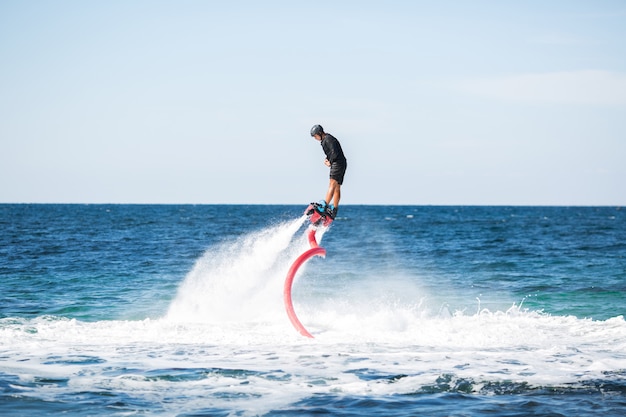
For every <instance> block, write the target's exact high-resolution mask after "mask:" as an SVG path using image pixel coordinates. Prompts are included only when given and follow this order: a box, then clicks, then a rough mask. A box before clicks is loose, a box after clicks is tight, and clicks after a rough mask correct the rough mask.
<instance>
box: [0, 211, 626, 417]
mask: <svg viewBox="0 0 626 417" xmlns="http://www.w3.org/2000/svg"><path fill="white" fill-rule="evenodd" d="M304 209H305V205H303V206H294V205H63V204H52V205H46V204H33V205H31V204H1V205H0V415H2V416H44V415H65V416H135V415H144V416H153V415H154V416H324V415H327V416H345V417H348V416H366V417H368V416H372V417H373V416H376V417H378V416H591V415H594V416H596V415H602V416H604V417H612V416H616V417H617V416H620V417H621V416H624V415H626V322H625V321H624V315H625V314H626V209H622V208H620V207H499V206H496V207H488V206H476V207H468V206H458V207H453V206H443V207H437V206H358V205H346V206H342V207H341V208H340V210H339V215H338V218H337V219H336V220H335V222H334V223H333V224H332V225H331V226H330V227H329V228H328V229H320V230H318V231H317V235H316V236H317V240H318V242H319V245H320V246H322V247H324V248H325V249H326V256H325V257H323V258H322V257H313V258H311V259H310V260H309V261H308V262H306V263H305V264H304V265H303V266H302V267H301V268H300V270H299V271H298V274H297V275H296V276H295V279H294V282H293V289H292V298H293V305H294V309H295V311H296V313H297V316H298V318H299V319H300V321H301V322H302V324H303V325H304V327H306V329H307V330H308V331H309V332H310V333H311V335H312V336H313V338H308V337H303V336H302V335H301V334H300V333H299V332H298V331H297V330H296V329H295V328H294V326H292V324H291V322H290V321H289V318H288V316H287V313H286V310H285V305H284V300H283V290H284V282H285V277H286V274H287V272H288V270H289V267H290V266H291V265H292V263H293V262H294V260H295V259H296V258H297V257H298V256H299V255H300V254H301V253H303V252H304V251H305V250H307V249H308V248H309V242H308V241H307V230H308V227H309V222H308V220H307V218H306V216H304V215H303V211H304Z"/></svg>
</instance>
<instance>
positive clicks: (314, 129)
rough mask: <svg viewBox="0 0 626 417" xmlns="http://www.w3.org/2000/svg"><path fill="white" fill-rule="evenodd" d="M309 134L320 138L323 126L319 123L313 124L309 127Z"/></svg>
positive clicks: (322, 133) (322, 134)
mask: <svg viewBox="0 0 626 417" xmlns="http://www.w3.org/2000/svg"><path fill="white" fill-rule="evenodd" d="M311 136H313V137H314V138H315V139H317V140H322V137H323V136H324V128H323V127H322V126H320V125H315V126H313V127H312V128H311Z"/></svg>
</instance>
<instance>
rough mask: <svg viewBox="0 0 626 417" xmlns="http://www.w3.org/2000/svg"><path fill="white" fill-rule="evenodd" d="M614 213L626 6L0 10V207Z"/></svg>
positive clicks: (157, 5)
mask: <svg viewBox="0 0 626 417" xmlns="http://www.w3.org/2000/svg"><path fill="white" fill-rule="evenodd" d="M318 123H319V124H321V125H322V126H323V127H324V128H325V130H326V131H327V132H329V133H331V134H333V135H334V136H336V137H337V138H338V139H339V140H340V142H341V144H342V147H343V150H344V152H345V154H346V157H347V159H348V170H347V172H346V177H345V181H344V184H343V186H342V200H341V204H380V205H396V204H409V205H566V206H569V205H609V206H613V205H614V206H624V205H626V162H625V161H626V2H624V1H608V0H594V1H577V0H563V1H559V0H554V1H543V0H541V1H534V0H529V1H506V0H504V1H496V0H493V1H481V0H476V1H462V0H459V1H451V0H442V1H436V2H435V1H418V0H416V1H394V0H390V1H384V2H382V1H337V0H334V1H325V0H319V1H315V2H300V1H273V0H266V1H263V2H259V1H237V0H235V1H229V2H222V1H209V0H206V1H191V0H177V1H158V0H156V1H140V0H124V1H121V0H110V1H82V0H76V1H67V0H56V1H44V0H32V1H18V0H0V203H141V204H143V203H151V204H152V203H153V204H170V203H171V204H178V203H180V204H302V205H303V206H305V205H307V204H308V203H309V202H311V201H316V200H319V199H321V198H323V197H324V196H325V194H326V189H327V187H328V168H327V167H326V166H325V165H324V164H323V160H324V154H323V151H322V149H321V147H320V145H319V143H318V142H316V141H315V140H313V139H312V138H311V137H310V135H309V131H310V129H311V126H313V125H314V124H318Z"/></svg>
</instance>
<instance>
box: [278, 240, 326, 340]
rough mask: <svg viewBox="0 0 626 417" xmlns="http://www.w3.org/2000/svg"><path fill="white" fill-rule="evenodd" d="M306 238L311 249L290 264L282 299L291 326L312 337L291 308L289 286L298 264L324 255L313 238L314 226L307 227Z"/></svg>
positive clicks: (324, 251) (322, 249)
mask: <svg viewBox="0 0 626 417" xmlns="http://www.w3.org/2000/svg"><path fill="white" fill-rule="evenodd" d="M308 239H309V245H311V249H309V250H307V251H306V252H304V253H303V254H302V255H300V256H298V258H297V259H296V260H295V261H294V263H293V264H292V265H291V268H289V272H287V278H286V279H285V287H284V290H283V299H284V301H285V309H286V310H287V316H289V320H290V321H291V324H293V327H295V328H296V330H297V331H298V332H300V334H301V335H302V336H306V337H310V338H313V335H312V334H311V333H309V332H308V331H307V329H305V328H304V326H303V325H302V323H300V320H298V316H296V312H295V311H294V309H293V303H292V301H291V286H292V284H293V278H294V277H295V275H296V272H298V269H299V268H300V266H302V264H303V263H305V262H306V261H307V260H309V258H312V257H313V256H316V255H317V256H322V257H323V256H325V255H326V249H324V248H321V247H320V246H319V245H318V244H317V240H315V229H314V228H310V229H309V235H308Z"/></svg>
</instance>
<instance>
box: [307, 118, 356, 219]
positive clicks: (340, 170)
mask: <svg viewBox="0 0 626 417" xmlns="http://www.w3.org/2000/svg"><path fill="white" fill-rule="evenodd" d="M311 136H313V138H315V140H318V141H320V143H321V145H322V149H323V150H324V153H325V154H326V159H325V160H324V164H325V165H326V166H327V167H330V184H329V185H328V192H327V193H326V199H325V200H324V201H323V202H322V201H320V203H323V205H324V206H326V207H328V213H329V214H330V217H331V218H332V219H334V218H335V216H336V215H337V209H338V208H339V199H340V198H341V184H343V176H344V174H345V173H346V168H347V166H348V162H347V161H346V157H345V156H344V154H343V150H342V149H341V144H339V141H338V140H337V138H335V137H334V136H333V135H330V134H328V133H325V132H324V128H323V127H322V126H320V125H315V126H313V127H312V128H311ZM331 202H332V203H331Z"/></svg>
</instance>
